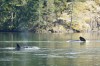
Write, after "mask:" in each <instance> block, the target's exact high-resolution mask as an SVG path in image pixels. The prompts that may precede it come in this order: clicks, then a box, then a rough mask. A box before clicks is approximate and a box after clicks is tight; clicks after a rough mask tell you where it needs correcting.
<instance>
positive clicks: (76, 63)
mask: <svg viewBox="0 0 100 66" xmlns="http://www.w3.org/2000/svg"><path fill="white" fill-rule="evenodd" d="M79 36H83V37H85V38H86V39H87V42H77V41H72V40H79ZM99 39H100V35H99V33H73V34H34V33H28V32H26V33H16V32H15V33H7V32H6V33H0V66H100V41H99ZM16 43H19V44H20V45H21V47H25V46H28V47H29V48H25V49H21V50H20V51H17V50H15V47H16Z"/></svg>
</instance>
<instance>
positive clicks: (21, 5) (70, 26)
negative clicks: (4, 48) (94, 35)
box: [0, 0, 100, 33]
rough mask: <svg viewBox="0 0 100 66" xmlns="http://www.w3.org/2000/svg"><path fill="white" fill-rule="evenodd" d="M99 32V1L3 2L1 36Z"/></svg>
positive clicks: (39, 0) (45, 0) (44, 0)
mask: <svg viewBox="0 0 100 66" xmlns="http://www.w3.org/2000/svg"><path fill="white" fill-rule="evenodd" d="M99 30H100V1H99V0H0V31H1V32H2V31H5V32H6V31H7V32H10V31H11V32H18V31H32V32H35V33H48V32H50V33H65V32H90V31H99Z"/></svg>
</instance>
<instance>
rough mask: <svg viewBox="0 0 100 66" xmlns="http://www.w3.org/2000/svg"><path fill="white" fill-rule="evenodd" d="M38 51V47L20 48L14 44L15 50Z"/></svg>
mask: <svg viewBox="0 0 100 66" xmlns="http://www.w3.org/2000/svg"><path fill="white" fill-rule="evenodd" d="M38 49H40V48H39V47H36V46H33V47H32V46H22V47H21V46H20V45H19V44H18V43H17V44H16V47H15V50H17V51H20V50H38Z"/></svg>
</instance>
